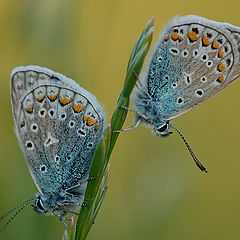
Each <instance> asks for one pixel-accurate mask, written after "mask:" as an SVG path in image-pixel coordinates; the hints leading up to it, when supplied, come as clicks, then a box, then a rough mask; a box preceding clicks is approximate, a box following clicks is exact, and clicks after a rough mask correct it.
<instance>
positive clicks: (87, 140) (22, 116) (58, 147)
mask: <svg viewBox="0 0 240 240" xmlns="http://www.w3.org/2000/svg"><path fill="white" fill-rule="evenodd" d="M11 99H12V108H13V115H14V121H15V128H16V133H17V136H18V138H19V142H20V145H21V147H22V150H23V152H24V155H25V158H26V161H27V164H28V167H29V169H30V172H31V175H32V177H33V179H34V181H35V184H36V185H37V187H38V189H39V191H40V192H41V193H42V194H46V193H48V192H54V191H56V190H57V189H59V188H62V189H68V188H71V187H73V186H75V185H77V184H79V183H80V182H83V181H85V180H86V179H87V178H88V174H89V170H90V165H91V159H92V156H93V153H94V150H95V148H96V145H97V143H98V141H99V139H100V138H101V136H102V133H103V128H104V122H105V116H104V113H103V110H102V108H101V106H100V105H99V103H98V102H97V100H96V98H95V97H94V96H93V95H92V94H91V93H89V92H87V91H86V90H85V89H83V88H81V87H80V86H79V85H78V84H76V83H75V82H74V81H73V80H71V79H69V78H67V77H65V76H63V75H62V74H59V73H55V72H53V71H51V70H49V69H46V68H41V67H38V66H28V67H19V68H16V69H14V70H13V72H12V76H11Z"/></svg>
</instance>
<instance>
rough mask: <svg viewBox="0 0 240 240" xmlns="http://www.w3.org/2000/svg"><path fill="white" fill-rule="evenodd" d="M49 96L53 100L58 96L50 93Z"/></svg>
mask: <svg viewBox="0 0 240 240" xmlns="http://www.w3.org/2000/svg"><path fill="white" fill-rule="evenodd" d="M48 98H49V99H50V100H51V101H55V100H56V98H57V94H53V95H50V96H48Z"/></svg>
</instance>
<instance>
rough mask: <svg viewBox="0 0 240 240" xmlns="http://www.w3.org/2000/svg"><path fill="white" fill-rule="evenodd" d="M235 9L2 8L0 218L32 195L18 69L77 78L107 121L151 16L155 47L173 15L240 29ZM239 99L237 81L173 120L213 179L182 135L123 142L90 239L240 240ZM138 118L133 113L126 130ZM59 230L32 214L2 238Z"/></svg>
mask: <svg viewBox="0 0 240 240" xmlns="http://www.w3.org/2000/svg"><path fill="white" fill-rule="evenodd" d="M239 7H240V3H239V2H237V1H235V0H228V1H227V2H223V1H219V0H212V1H209V0H203V1H198V2H196V1H190V0H182V1H159V0H148V1H139V0H121V1H113V0H101V1H98V0H92V1H81V0H79V1H66V0H51V1H49V0H41V1H33V0H22V1H17V0H15V1H7V0H2V1H0V104H1V115H0V116H1V117H0V133H1V137H0V215H1V214H4V213H5V212H6V211H8V210H9V209H10V208H12V207H13V206H15V205H16V204H17V203H19V202H21V201H23V200H25V199H28V198H31V197H33V196H34V194H35V192H36V187H35V186H34V184H33V181H32V179H31V176H30V174H29V172H28V168H27V166H26V163H25V160H24V157H23V154H22V152H21V150H20V148H19V145H18V142H17V139H16V137H15V134H14V130H13V119H12V113H11V104H10V93H9V77H10V72H11V70H12V68H14V67H15V66H19V65H29V64H36V65H40V66H45V67H48V68H50V69H53V70H54V71H58V72H61V73H63V74H65V75H67V76H69V77H71V78H73V79H74V80H75V81H77V82H78V83H79V84H80V85H81V86H82V87H84V88H86V89H87V90H89V91H90V92H92V93H93V94H94V95H96V96H97V98H98V100H99V101H100V102H101V103H102V104H104V106H105V110H106V112H107V115H108V119H110V116H111V114H112V113H113V111H114V108H115V104H116V101H117V98H118V96H119V93H120V91H121V88H122V85H123V81H124V77H125V71H126V66H127V63H128V59H129V55H130V53H131V50H132V48H133V46H134V43H135V41H136V40H137V38H138V36H139V34H140V33H141V31H142V30H143V28H144V26H145V24H146V23H147V21H148V20H149V19H150V18H151V17H152V16H153V15H155V18H156V19H155V27H156V28H155V33H154V39H153V43H154V42H155V41H156V40H157V39H158V34H159V32H160V30H161V29H162V27H163V26H164V24H166V23H167V22H168V20H170V19H171V18H172V17H173V16H175V15H186V14H197V15H201V16H204V17H207V18H211V19H214V20H217V21H226V22H229V23H232V24H234V25H239V26H240V17H239ZM239 92H240V83H239V80H238V81H237V82H235V83H234V84H233V85H230V86H229V87H228V88H227V89H225V90H224V91H223V92H221V93H220V94H219V95H217V96H215V97H214V98H213V99H210V100H209V101H207V102H206V103H204V104H202V105H200V106H199V107H197V108H196V109H194V110H192V111H190V112H189V113H187V114H185V115H183V116H181V117H179V118H177V119H176V120H175V121H174V124H175V126H176V127H178V128H179V129H180V130H181V131H182V132H183V133H184V136H185V137H186V138H187V140H188V141H189V142H190V144H191V146H192V148H193V149H194V151H195V153H196V154H197V156H198V157H199V158H200V160H201V161H202V163H203V164H204V165H205V166H206V167H207V168H208V170H209V173H208V174H205V173H202V172H201V171H200V170H199V169H198V168H197V167H196V166H195V164H194V163H193V160H192V159H191V156H190V154H189V153H188V151H187V149H186V147H185V146H184V144H183V142H182V141H181V140H180V138H179V136H178V135H177V134H173V135H172V136H171V137H169V138H165V139H162V138H157V137H155V136H153V135H152V133H151V131H150V130H149V129H146V128H145V127H143V126H140V127H139V128H138V129H136V130H135V131H131V132H127V133H122V134H121V135H120V138H119V141H118V142H117V145H116V147H115V149H114V152H113V154H112V158H111V169H110V178H109V189H108V192H107V195H106V198H105V201H104V203H103V206H102V208H101V210H100V213H99V215H98V217H97V219H96V222H95V224H94V226H93V228H92V230H91V232H90V234H89V236H88V240H91V239H92V240H93V239H104V240H108V239H115V240H118V239H119V240H120V239H121V240H122V239H126V240H127V239H131V240H134V239H138V240H141V239H142V240H145V239H162V240H164V239H167V240H169V239H179V240H180V239H184V240H192V239H194V240H198V239H199V240H200V239H201V240H202V239H205V240H206V239H209V240H212V239H218V240H223V239H239V235H240V230H239V216H240V204H239V202H240V171H239V170H240V157H239V156H240V148H239V136H240V128H239V118H240V107H239ZM132 119H133V114H131V113H130V114H129V115H128V120H127V122H126V126H129V125H131V124H132ZM0 224H1V222H0ZM0 226H1V225H0ZM63 230H64V227H63V225H62V224H61V223H60V221H59V220H58V219H57V218H56V217H44V216H39V215H37V214H36V213H34V212H33V211H32V208H31V207H27V208H26V209H25V210H23V211H22V212H21V214H19V216H18V217H16V219H15V220H14V221H13V222H12V223H11V224H10V225H9V226H8V227H7V229H5V231H4V232H3V233H0V239H4V240H8V239H16V237H17V239H19V240H20V239H35V240H38V239H46V240H47V239H60V238H61V236H62V233H63Z"/></svg>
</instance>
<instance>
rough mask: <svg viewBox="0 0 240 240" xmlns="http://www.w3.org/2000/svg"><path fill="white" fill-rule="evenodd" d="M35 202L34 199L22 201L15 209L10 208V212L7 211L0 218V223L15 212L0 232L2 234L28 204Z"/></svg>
mask: <svg viewBox="0 0 240 240" xmlns="http://www.w3.org/2000/svg"><path fill="white" fill-rule="evenodd" d="M33 201H35V198H31V199H28V200H25V201H23V202H22V203H20V204H18V205H17V206H16V207H14V208H12V209H11V210H10V211H8V212H7V213H6V214H4V215H3V216H1V217H0V221H2V220H3V219H4V218H6V217H7V216H8V215H9V214H11V213H12V212H14V211H15V210H16V212H15V213H14V214H13V215H12V217H11V218H10V219H9V220H8V221H7V222H6V223H5V224H4V226H3V227H2V228H1V229H0V232H2V231H3V230H4V229H5V228H6V227H7V226H8V225H9V224H10V223H11V222H12V220H13V219H14V218H15V217H16V216H17V215H18V214H19V213H20V212H21V211H22V210H23V209H24V208H25V207H26V206H27V205H29V204H30V203H32V202H33Z"/></svg>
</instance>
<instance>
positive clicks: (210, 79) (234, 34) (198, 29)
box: [141, 16, 240, 119]
mask: <svg viewBox="0 0 240 240" xmlns="http://www.w3.org/2000/svg"><path fill="white" fill-rule="evenodd" d="M239 45H240V28H238V27H235V26H232V25H230V24H227V23H219V22H215V21H211V20H208V19H205V18H202V17H198V16H186V17H181V18H175V19H174V20H172V21H171V22H170V24H169V25H168V26H167V27H166V29H165V30H164V31H163V33H162V35H161V37H160V40H159V42H158V43H157V45H156V47H155V50H154V52H153V55H152V58H151V60H150V62H149V66H148V68H147V71H146V74H147V75H146V74H145V75H144V76H143V78H141V82H142V83H143V85H145V86H146V88H147V91H148V93H149V95H150V96H151V98H152V99H153V100H154V101H155V102H158V105H157V106H158V112H159V114H160V115H161V116H162V117H163V118H164V119H173V118H175V117H177V116H179V115H181V114H183V113H185V112H187V111H189V110H190V109H192V108H193V107H195V106H197V105H198V104H200V103H201V102H203V101H205V100H206V99H208V98H210V97H212V96H214V95H215V94H217V93H218V92H219V91H221V90H222V89H223V88H225V87H226V86H227V85H228V84H230V83H231V82H232V81H234V80H236V79H237V78H238V77H239V74H240V71H239Z"/></svg>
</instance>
